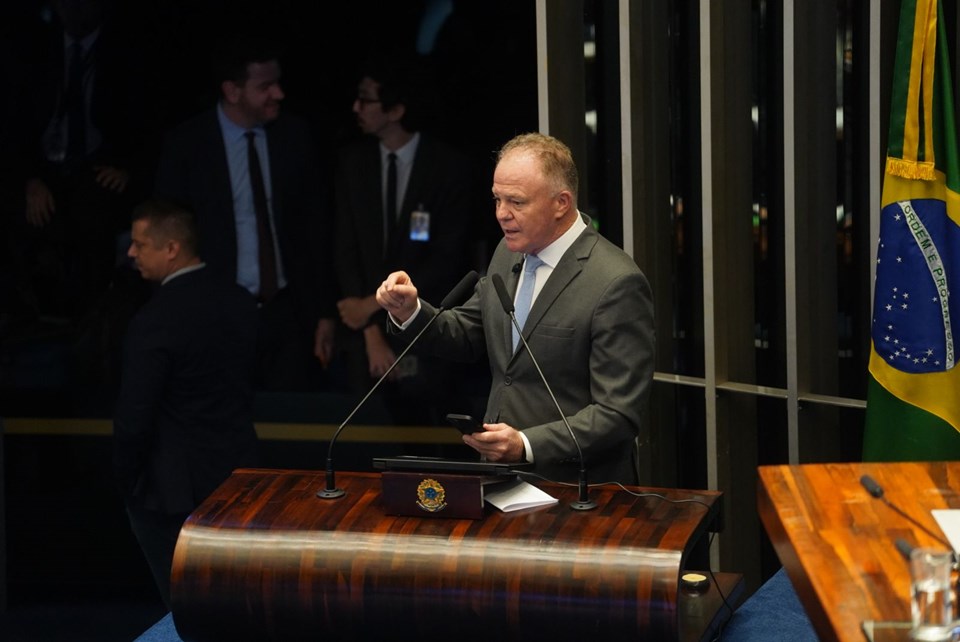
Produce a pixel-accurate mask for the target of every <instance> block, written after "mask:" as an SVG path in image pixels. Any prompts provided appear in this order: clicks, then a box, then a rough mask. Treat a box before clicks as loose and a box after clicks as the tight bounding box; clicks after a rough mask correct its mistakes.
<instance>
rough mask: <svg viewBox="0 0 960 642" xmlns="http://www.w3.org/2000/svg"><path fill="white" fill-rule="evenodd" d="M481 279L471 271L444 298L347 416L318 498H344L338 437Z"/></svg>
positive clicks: (333, 439) (330, 454)
mask: <svg viewBox="0 0 960 642" xmlns="http://www.w3.org/2000/svg"><path fill="white" fill-rule="evenodd" d="M479 278H480V277H479V276H477V273H476V271H474V270H470V272H468V273H467V274H466V276H464V277H463V278H462V279H460V282H459V283H457V285H456V286H454V288H453V289H452V290H450V293H449V294H447V296H446V297H444V299H443V301H442V302H441V303H440V309H439V310H437V314H435V315H433V318H431V319H430V320H429V321H427V324H426V325H425V326H423V328H422V329H421V330H420V332H418V333H417V335H416V336H415V337H413V339H412V340H411V341H410V343H408V344H407V347H406V348H404V349H403V352H401V353H400V355H399V356H398V357H397V358H396V360H395V361H394V362H393V363H392V364H390V367H389V368H387V371H386V372H384V373H383V375H382V376H381V377H380V378H379V379H377V382H376V383H375V384H373V387H372V388H370V390H369V392H367V394H365V395H364V396H363V399H361V400H360V403H358V404H357V405H356V406H354V408H353V410H351V411H350V414H349V415H347V418H346V419H344V420H343V423H342V424H340V426H339V427H338V428H337V430H336V432H334V433H333V437H331V438H330V445H329V446H328V447H327V471H326V482H327V483H326V487H325V488H323V489H322V490H320V491H319V492H318V493H317V497H322V498H323V499H336V498H337V497H342V496H343V494H344V492H343V489H341V488H337V481H336V474H335V473H334V470H333V444H334V443H336V441H337V437H339V436H340V433H341V432H342V431H343V428H344V426H346V425H347V423H349V421H350V420H351V419H353V416H354V415H355V414H357V411H358V410H360V407H361V406H363V404H365V403H366V402H367V399H369V398H370V395H372V394H373V393H374V391H376V389H377V388H379V387H380V384H381V383H383V380H384V379H386V378H387V376H389V375H390V373H391V372H393V369H394V368H395V367H396V366H397V364H398V363H400V361H401V360H402V359H403V358H404V357H405V356H406V355H407V353H408V352H410V348H412V347H413V346H414V344H415V343H416V342H417V341H419V340H420V337H421V336H422V335H423V333H424V332H426V331H427V328H429V327H430V326H431V325H433V322H434V321H436V320H437V317H439V316H440V313H441V312H443V311H444V310H448V309H450V308H452V307H454V306H456V305H459V304H460V303H461V302H462V301H465V300H466V299H467V297H468V296H469V294H470V292H471V291H472V290H473V286H474V285H476V283H477V279H479Z"/></svg>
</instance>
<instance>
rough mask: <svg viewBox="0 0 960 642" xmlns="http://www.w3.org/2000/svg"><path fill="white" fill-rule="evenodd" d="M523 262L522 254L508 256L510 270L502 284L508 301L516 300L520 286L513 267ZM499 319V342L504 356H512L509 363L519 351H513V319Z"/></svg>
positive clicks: (506, 317) (498, 305) (508, 316)
mask: <svg viewBox="0 0 960 642" xmlns="http://www.w3.org/2000/svg"><path fill="white" fill-rule="evenodd" d="M522 262H523V254H520V253H519V252H518V253H515V254H512V255H511V256H510V267H511V270H510V271H509V272H508V273H507V275H506V278H505V279H504V283H505V285H506V286H507V292H509V293H510V300H511V301H514V300H516V298H517V286H518V285H519V284H520V270H514V269H513V268H514V266H518V265H520V264H521V263H522ZM496 307H497V309H498V310H500V309H501V306H500V303H499V302H498V303H497V306H496ZM498 314H499V315H500V317H501V318H502V319H503V320H502V321H501V328H500V336H501V337H502V338H501V341H502V342H503V349H504V353H505V354H509V355H512V356H511V357H510V361H511V362H512V361H513V360H514V359H516V358H517V353H518V352H519V351H514V349H513V319H511V317H510V315H509V314H502V313H499V312H498Z"/></svg>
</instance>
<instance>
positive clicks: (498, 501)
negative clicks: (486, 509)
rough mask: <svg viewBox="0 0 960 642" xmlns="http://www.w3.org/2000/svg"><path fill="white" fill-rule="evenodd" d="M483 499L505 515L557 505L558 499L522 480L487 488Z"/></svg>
mask: <svg viewBox="0 0 960 642" xmlns="http://www.w3.org/2000/svg"><path fill="white" fill-rule="evenodd" d="M483 499H484V500H485V501H486V502H488V503H490V504H491V505H493V506H495V507H497V508H499V509H500V510H502V511H503V512H505V513H509V512H510V511H514V510H520V509H522V508H532V507H534V506H548V505H550V504H556V503H557V498H556V497H552V496H550V495H548V494H547V493H545V492H543V491H542V490H540V489H539V488H537V487H536V486H534V485H533V484H528V483H527V482H525V481H523V480H522V479H518V480H516V481H512V482H505V483H502V484H494V485H491V486H485V487H484V489H483Z"/></svg>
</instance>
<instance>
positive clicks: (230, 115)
mask: <svg viewBox="0 0 960 642" xmlns="http://www.w3.org/2000/svg"><path fill="white" fill-rule="evenodd" d="M221 57H222V60H221V62H220V63H219V64H218V65H217V66H218V71H219V74H218V78H219V82H220V84H219V88H220V93H221V95H220V100H219V101H218V103H217V105H216V106H214V107H213V108H211V109H209V110H207V111H205V112H203V113H201V114H199V115H198V116H196V117H194V118H193V119H191V120H189V121H187V122H186V123H184V124H183V125H181V126H179V127H178V128H176V129H175V130H174V131H173V132H171V133H170V135H169V136H168V137H167V140H166V143H165V145H164V149H163V151H162V153H161V158H160V163H159V168H158V170H157V180H156V192H157V194H158V195H159V196H160V197H162V198H169V199H172V200H175V201H179V202H184V203H187V204H189V205H190V206H191V207H192V208H193V209H194V210H195V211H196V212H197V219H198V223H199V226H200V235H201V238H202V239H203V247H204V250H203V252H204V259H205V260H206V261H207V262H208V264H209V265H210V268H211V270H213V271H215V272H216V273H217V274H219V275H221V276H224V277H225V278H227V279H230V280H231V281H234V282H236V283H239V284H240V285H242V286H243V287H245V288H246V289H247V290H249V291H250V292H251V294H253V295H254V296H255V297H257V299H258V302H259V304H260V336H259V344H258V367H257V374H258V385H259V386H260V387H262V388H265V389H273V390H299V389H307V388H308V387H309V386H310V385H311V380H312V379H311V378H312V376H313V375H314V374H315V373H314V372H313V368H314V366H315V363H313V360H314V357H315V358H316V359H317V360H319V362H320V364H321V365H322V366H324V367H326V366H327V365H328V364H329V362H330V359H331V356H332V350H333V332H334V318H335V313H336V311H335V308H334V303H335V294H334V292H335V288H334V284H333V283H332V278H329V277H328V276H327V275H330V274H332V272H333V269H332V261H331V260H330V259H329V258H328V256H329V254H330V253H329V252H326V251H317V248H318V247H322V246H323V245H324V243H326V244H327V245H330V244H332V242H333V238H332V233H331V229H332V218H330V219H328V218H327V216H328V212H327V209H328V208H327V207H326V205H327V201H326V199H327V196H326V194H325V191H324V189H323V177H322V174H321V171H320V167H319V164H318V161H317V157H316V152H315V150H314V147H313V138H312V136H311V133H310V131H309V128H308V127H307V125H306V123H305V122H304V121H302V120H300V119H299V118H297V117H295V116H293V115H292V114H287V113H281V111H280V103H281V101H282V100H283V98H284V93H283V90H282V88H281V86H280V64H279V62H278V54H277V52H276V51H275V49H274V48H273V47H272V45H271V44H270V43H266V42H263V41H260V40H257V39H237V40H236V41H234V42H230V43H227V44H225V45H224V47H222V50H221ZM311 355H312V356H311Z"/></svg>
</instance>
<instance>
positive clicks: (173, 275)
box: [160, 262, 207, 285]
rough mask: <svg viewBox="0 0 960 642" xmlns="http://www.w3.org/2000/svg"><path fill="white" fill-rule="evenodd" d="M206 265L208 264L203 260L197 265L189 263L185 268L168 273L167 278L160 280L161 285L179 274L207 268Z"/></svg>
mask: <svg viewBox="0 0 960 642" xmlns="http://www.w3.org/2000/svg"><path fill="white" fill-rule="evenodd" d="M206 266H207V264H206V263H202V262H201V263H197V264H196V265H188V266H187V267H185V268H180V269H179V270H177V271H176V272H171V273H170V274H168V275H167V276H166V278H165V279H163V281H160V285H166V284H167V283H169V282H170V281H172V280H174V279H175V278H177V277H178V276H183V275H184V274H189V273H190V272H196V271H197V270H199V269H201V268H205V267H206Z"/></svg>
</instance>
